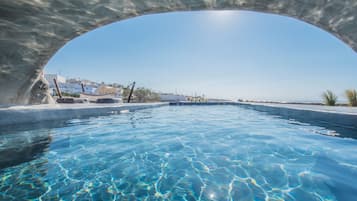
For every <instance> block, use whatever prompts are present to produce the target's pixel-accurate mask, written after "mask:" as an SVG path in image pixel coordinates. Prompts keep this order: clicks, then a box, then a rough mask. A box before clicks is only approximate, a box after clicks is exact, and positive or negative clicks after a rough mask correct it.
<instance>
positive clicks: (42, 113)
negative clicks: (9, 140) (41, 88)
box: [0, 103, 168, 126]
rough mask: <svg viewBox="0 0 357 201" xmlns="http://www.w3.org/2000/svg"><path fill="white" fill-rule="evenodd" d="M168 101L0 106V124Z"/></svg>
mask: <svg viewBox="0 0 357 201" xmlns="http://www.w3.org/2000/svg"><path fill="white" fill-rule="evenodd" d="M165 105H168V103H124V104H123V103H122V104H90V103H89V104H44V105H23V106H7V107H1V108H0V126H4V125H14V124H17V125H18V124H28V123H37V122H43V121H55V120H67V119H74V118H83V117H90V116H102V115H110V114H119V113H123V112H127V111H135V110H140V109H147V108H153V107H160V106H165Z"/></svg>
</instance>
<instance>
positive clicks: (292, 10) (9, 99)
mask: <svg viewBox="0 0 357 201" xmlns="http://www.w3.org/2000/svg"><path fill="white" fill-rule="evenodd" d="M224 9H230V10H252V11H260V12H267V13H275V14H280V15H285V16H290V17H293V18H297V19H300V20H303V21H305V22H308V23H310V24H313V25H315V26H318V27H320V28H322V29H324V30H326V31H328V32H330V33H331V34H333V35H335V36H336V37H338V38H340V39H341V40H343V41H344V42H345V43H347V44H348V45H349V46H350V47H351V48H353V49H354V50H357V20H356V17H357V1H355V0H68V1H64V0H1V1H0V30H1V31H0V93H1V96H0V104H11V103H12V104H36V103H46V102H48V101H49V100H50V98H49V95H48V92H47V90H46V84H45V82H44V81H43V79H42V78H41V72H42V69H43V67H44V65H45V64H46V63H47V62H48V60H49V59H50V58H51V57H52V55H53V54H54V53H55V52H56V51H57V50H58V49H59V48H61V47H62V46H63V45H64V44H65V43H66V42H68V41H69V40H71V39H73V38H75V37H77V36H79V35H81V34H83V33H85V32H88V31H90V30H92V29H95V28H97V27H100V26H103V25H105V24H108V23H112V22H116V21H119V20H123V19H127V18H130V17H134V16H139V15H144V14H150V13H160V12H170V11H189V10H224ZM143 37H144V36H143Z"/></svg>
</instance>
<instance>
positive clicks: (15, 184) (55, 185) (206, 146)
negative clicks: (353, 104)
mask: <svg viewBox="0 0 357 201" xmlns="http://www.w3.org/2000/svg"><path fill="white" fill-rule="evenodd" d="M31 127H32V128H26V129H24V128H12V129H9V128H8V129H2V131H1V135H0V200H188V201H190V200H219V201H221V200H227V201H230V200H239V201H241V200H242V201H244V200H271V201H274V200H299V201H300V200H302V201H308V200H351V201H354V200H357V140H355V139H349V138H339V137H335V136H334V135H335V134H336V133H335V132H333V131H330V130H327V129H325V128H322V127H317V126H314V125H309V124H304V123H300V122H296V121H294V120H287V119H281V118H279V117H277V116H271V115H268V114H265V113H262V112H257V111H254V110H249V109H244V108H242V107H239V106H165V107H160V108H153V109H145V110H140V111H135V112H130V113H126V114H120V115H112V116H102V117H92V118H87V119H76V120H70V121H67V122H64V123H61V124H58V125H56V124H55V125H44V124H42V125H32V126H31ZM331 134H333V135H331Z"/></svg>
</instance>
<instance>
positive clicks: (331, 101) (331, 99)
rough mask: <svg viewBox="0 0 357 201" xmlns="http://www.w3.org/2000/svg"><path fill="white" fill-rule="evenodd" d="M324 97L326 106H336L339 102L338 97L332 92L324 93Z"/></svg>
mask: <svg viewBox="0 0 357 201" xmlns="http://www.w3.org/2000/svg"><path fill="white" fill-rule="evenodd" d="M322 97H323V98H324V102H325V104H326V105H329V106H334V105H335V104H336V102H337V96H336V95H335V94H334V93H333V92H332V91H330V90H327V91H326V92H325V93H323V95H322Z"/></svg>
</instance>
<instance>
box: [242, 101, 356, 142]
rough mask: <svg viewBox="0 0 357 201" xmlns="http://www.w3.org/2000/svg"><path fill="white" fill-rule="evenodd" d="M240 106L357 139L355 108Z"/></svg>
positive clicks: (280, 105)
mask: <svg viewBox="0 0 357 201" xmlns="http://www.w3.org/2000/svg"><path fill="white" fill-rule="evenodd" d="M237 104H238V105H240V106H241V107H245V108H248V109H253V110H257V111H260V112H265V113H267V114H270V115H276V116H279V117H281V118H284V119H287V120H289V121H292V123H295V124H301V123H307V124H311V125H315V126H320V127H322V128H327V129H329V130H331V131H334V132H332V133H324V132H322V133H319V134H323V135H334V136H339V137H348V138H355V139H357V108H351V107H331V106H321V105H297V104H275V103H245V102H242V103H241V102H239V103H237Z"/></svg>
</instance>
